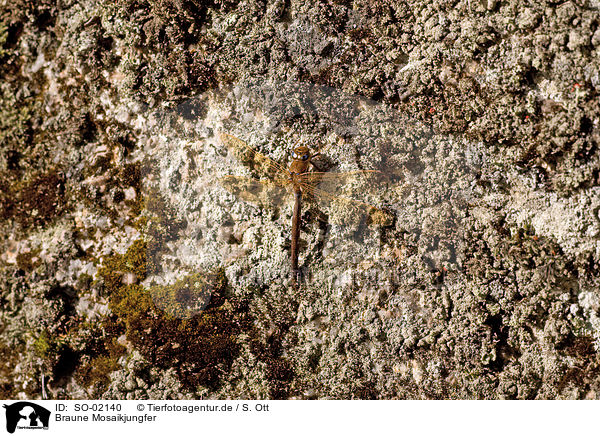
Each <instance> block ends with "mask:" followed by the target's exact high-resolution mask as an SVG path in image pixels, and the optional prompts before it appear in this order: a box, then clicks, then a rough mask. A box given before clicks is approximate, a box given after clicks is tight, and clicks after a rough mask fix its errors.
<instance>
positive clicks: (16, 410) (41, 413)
mask: <svg viewBox="0 0 600 436" xmlns="http://www.w3.org/2000/svg"><path fill="white" fill-rule="evenodd" d="M3 407H4V408H5V409H6V431H8V432H9V433H14V432H15V429H17V428H19V429H30V430H35V429H48V422H49V421H50V411H49V410H48V409H45V408H43V407H42V406H38V405H37V404H35V403H30V402H29V401H19V402H17V403H13V404H9V405H6V404H5V405H4V406H3Z"/></svg>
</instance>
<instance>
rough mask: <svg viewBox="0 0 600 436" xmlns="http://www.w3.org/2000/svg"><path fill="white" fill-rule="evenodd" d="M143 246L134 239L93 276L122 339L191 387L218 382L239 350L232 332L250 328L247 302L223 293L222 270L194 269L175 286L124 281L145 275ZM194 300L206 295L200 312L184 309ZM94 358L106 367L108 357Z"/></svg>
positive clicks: (225, 283)
mask: <svg viewBox="0 0 600 436" xmlns="http://www.w3.org/2000/svg"><path fill="white" fill-rule="evenodd" d="M146 249H147V245H146V243H145V242H144V241H142V240H138V241H136V242H134V243H133V244H132V245H131V247H130V248H129V249H128V250H127V252H126V253H125V254H123V255H119V254H116V255H113V256H110V257H108V258H106V259H104V262H103V266H102V267H101V268H100V269H99V271H98V274H99V276H100V277H101V278H102V279H103V281H104V285H105V288H106V291H107V293H108V294H109V299H110V301H109V305H110V308H111V310H112V311H113V313H114V314H115V315H116V316H117V317H118V320H119V322H120V323H121V324H122V325H123V326H124V328H125V333H126V336H127V339H128V340H129V341H130V342H131V343H132V344H133V345H134V347H135V348H136V349H137V350H138V351H140V353H141V354H142V355H143V356H144V357H145V358H146V359H148V360H149V361H150V362H152V364H153V365H155V366H157V367H160V368H165V369H166V368H175V369H176V370H177V373H178V374H179V377H180V380H181V381H182V383H183V384H184V385H186V386H189V387H191V388H195V387H197V384H203V385H211V384H214V383H217V382H218V379H219V375H220V374H222V373H223V371H224V369H225V368H227V367H228V366H230V365H231V363H232V361H233V359H234V357H235V356H236V355H237V353H238V351H239V346H238V344H237V339H236V338H237V336H238V335H239V334H240V333H241V332H242V331H243V330H245V329H247V328H249V321H248V317H247V307H246V305H245V304H246V303H245V302H244V301H242V300H240V299H238V298H235V297H232V296H227V293H228V291H227V281H226V279H225V275H224V273H223V271H219V272H217V273H216V274H210V275H206V274H202V273H195V274H191V275H189V276H187V277H184V278H183V279H181V280H180V281H178V282H177V283H175V284H174V285H170V286H157V287H153V288H151V289H146V288H144V287H143V286H142V285H140V284H138V283H124V277H125V276H126V275H127V274H133V275H134V276H135V278H136V280H137V281H138V282H139V281H141V280H142V279H143V278H144V277H145V275H146V272H147V265H146V263H147V256H146ZM153 297H154V299H153ZM194 298H201V299H203V300H201V301H205V302H206V301H207V299H210V302H209V303H208V304H207V305H206V307H204V310H203V311H202V312H201V313H197V312H198V310H197V309H198V308H197V307H196V308H195V309H194V310H191V309H190V308H188V307H187V302H189V301H190V299H192V300H193V299H194ZM163 309H166V311H165V310H163ZM194 313H195V314H194ZM180 317H187V319H182V318H180ZM98 362H99V363H102V364H103V365H104V366H105V367H109V366H110V365H111V363H110V359H107V358H104V359H101V360H99V361H98ZM107 365H108V366H107ZM89 377H91V378H94V377H93V376H92V375H90V376H89Z"/></svg>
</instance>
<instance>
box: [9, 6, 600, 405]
mask: <svg viewBox="0 0 600 436" xmlns="http://www.w3.org/2000/svg"><path fill="white" fill-rule="evenodd" d="M599 17H600V4H599V3H597V2H594V1H589V2H583V3H582V2H571V1H568V2H562V3H556V2H536V3H535V4H529V5H523V4H522V2H517V1H515V0H509V1H505V2H496V1H487V2H485V1H484V2H474V1H468V0H464V1H442V0H439V1H437V0H428V1H422V2H421V1H407V2H402V1H398V2H387V1H366V0H365V1H345V0H312V1H310V2H301V1H296V0H292V1H278V0H277V1H271V0H267V1H258V2H250V1H236V0H210V1H198V2H181V1H174V0H119V1H116V2H108V1H98V0H84V1H80V2H75V1H72V0H41V1H37V2H28V1H26V0H17V1H12V2H5V3H4V4H2V5H0V74H1V75H2V81H1V83H0V144H1V145H0V214H1V220H0V302H1V304H0V349H1V351H2V355H3V356H4V359H3V361H2V362H1V363H0V397H1V398H41V396H42V392H43V391H46V392H48V395H49V397H50V398H56V399H63V398H69V399H77V398H80V399H81V398H87V399H94V398H104V399H119V398H127V399H169V398H175V399H177V398H180V399H193V398H205V399H206V398H215V399H216V398H255V399H259V398H260V399H262V398H319V399H325V398H336V399H342V398H363V399H366V398H410V399H417V398H486V399H494V398H509V399H510V398H527V399H549V398H573V399H577V398H597V396H598V394H597V392H598V389H599V388H600V367H599V361H598V347H599V346H600V317H599V311H600V268H599V261H600V184H599V177H600V153H599V152H598V145H599V142H600V130H599V125H598V122H599V116H600V105H599V103H598V102H599V100H598V96H599V90H600V75H599V69H598V59H599V58H600V18H599ZM221 133H227V134H230V135H234V136H236V137H238V138H240V139H242V140H244V141H246V142H247V143H248V144H249V145H250V146H251V147H253V148H255V149H256V150H259V151H260V152H261V153H263V154H264V155H267V156H269V157H271V158H272V159H274V160H275V161H276V162H278V163H281V165H284V166H285V165H286V164H287V163H289V160H290V150H291V149H292V148H293V146H294V144H303V145H307V146H310V147H311V148H312V149H313V150H315V151H318V150H322V156H320V157H318V158H316V163H317V164H318V166H321V167H322V169H326V170H327V171H328V172H329V173H332V174H335V173H347V172H356V171H369V170H376V171H377V173H368V174H365V173H363V174H360V175H359V176H349V175H347V174H346V175H340V176H339V179H343V181H344V183H343V184H340V185H339V186H338V185H335V186H334V183H330V182H331V181H333V180H334V178H333V177H332V176H327V177H325V176H324V177H325V179H323V180H322V181H321V183H320V184H319V188H321V189H324V190H325V189H329V188H332V190H331V192H335V194H336V197H331V196H325V197H324V199H323V200H322V201H319V199H318V198H317V196H316V195H315V196H314V198H308V197H310V196H308V195H307V196H306V197H305V200H306V202H305V205H304V206H305V207H304V208H303V227H302V232H301V239H302V241H301V256H300V264H301V266H302V268H303V273H304V282H303V283H302V284H301V285H300V286H299V287H297V288H295V287H294V286H292V284H291V282H290V266H289V246H290V221H291V214H292V205H291V202H290V199H289V196H288V195H284V194H285V192H284V190H281V189H279V188H277V187H273V185H271V188H269V189H270V190H269V191H268V192H267V188H266V187H265V186H266V185H259V184H258V183H256V182H249V181H248V180H249V179H253V180H255V179H257V178H260V177H262V178H263V179H264V178H265V177H266V178H268V177H269V175H270V174H269V168H270V167H269V166H268V165H265V163H264V162H265V160H264V159H261V158H257V157H256V156H253V155H252V153H249V152H248V151H247V150H245V149H241V150H234V149H231V147H230V148H228V147H227V144H226V143H225V142H224V141H223V140H222V137H220V134H221ZM271 175H272V174H271ZM232 181H235V182H236V185H235V187H232V183H231V182H232ZM333 188H335V189H333ZM269 193H270V194H276V195H271V196H268V195H267V194H269ZM236 194H237V195H236ZM340 194H341V196H343V197H348V198H353V199H355V200H360V201H362V202H363V203H356V202H354V203H352V202H350V201H346V200H344V199H343V198H342V197H340ZM250 200H257V201H250ZM365 203H367V204H369V205H373V206H375V207H376V208H377V209H374V208H372V207H370V206H367V205H365ZM42 384H43V385H44V386H42Z"/></svg>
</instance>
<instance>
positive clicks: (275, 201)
mask: <svg viewBox="0 0 600 436" xmlns="http://www.w3.org/2000/svg"><path fill="white" fill-rule="evenodd" d="M219 183H220V184H221V186H223V187H224V188H225V189H227V190H228V191H229V192H231V193H232V194H233V195H235V196H236V197H238V198H241V199H242V200H244V201H247V202H249V203H252V204H255V205H257V206H261V207H269V206H270V207H273V206H279V205H281V204H282V203H283V202H284V201H285V200H286V199H287V198H288V196H289V194H288V190H287V189H285V188H284V186H283V184H282V183H279V182H278V181H277V180H275V181H267V180H256V179H252V178H250V177H243V176H225V177H222V178H220V179H219Z"/></svg>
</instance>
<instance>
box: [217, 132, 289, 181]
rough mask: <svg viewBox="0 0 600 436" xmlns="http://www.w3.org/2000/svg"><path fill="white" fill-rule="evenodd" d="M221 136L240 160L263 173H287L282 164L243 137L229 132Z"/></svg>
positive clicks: (223, 141)
mask: <svg viewBox="0 0 600 436" xmlns="http://www.w3.org/2000/svg"><path fill="white" fill-rule="evenodd" d="M219 138H220V139H221V142H222V143H223V144H224V145H225V146H226V147H227V148H228V149H229V150H231V152H232V153H233V154H234V155H235V156H236V158H237V159H238V160H239V161H240V162H242V163H244V164H246V165H248V166H250V167H252V168H253V169H254V170H256V171H258V172H259V173H261V174H262V175H265V176H267V177H269V178H272V177H277V176H280V175H281V174H285V172H286V171H285V168H284V167H283V166H282V165H281V164H279V163H277V162H275V161H274V160H273V159H271V158H270V157H268V156H265V155H264V154H262V153H260V152H259V151H258V150H255V149H254V148H252V147H250V146H249V145H248V144H247V143H246V142H244V141H242V140H241V139H239V138H236V137H235V136H232V135H228V134H227V133H221V134H220V135H219Z"/></svg>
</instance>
